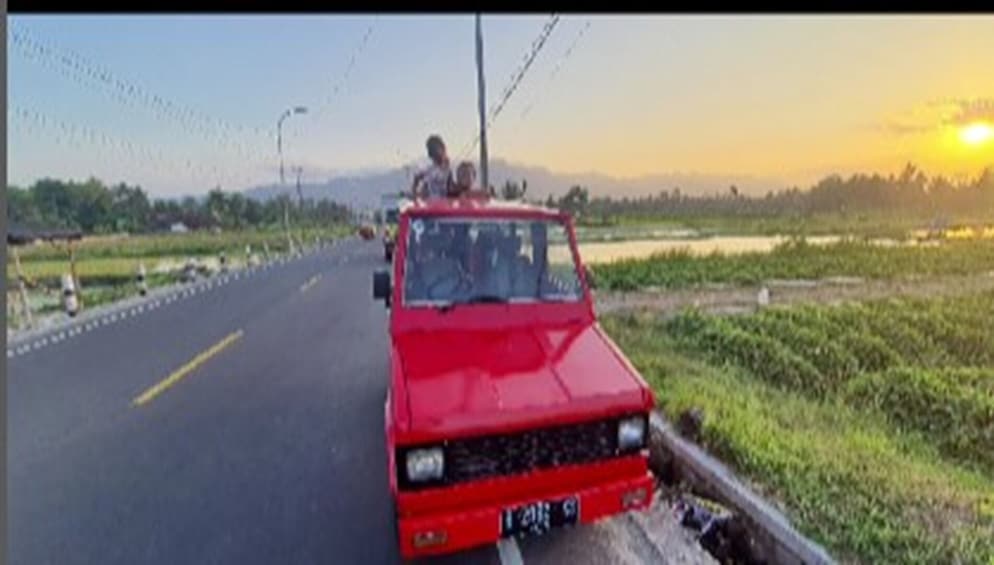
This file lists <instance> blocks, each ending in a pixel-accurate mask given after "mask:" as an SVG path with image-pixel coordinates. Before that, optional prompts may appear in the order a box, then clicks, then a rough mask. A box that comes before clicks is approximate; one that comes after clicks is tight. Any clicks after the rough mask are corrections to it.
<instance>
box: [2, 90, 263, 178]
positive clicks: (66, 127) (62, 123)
mask: <svg viewBox="0 0 994 565" xmlns="http://www.w3.org/2000/svg"><path fill="white" fill-rule="evenodd" d="M8 112H9V114H10V116H11V117H12V118H14V119H13V120H11V121H12V122H13V124H14V125H16V124H18V123H19V122H23V123H24V124H26V125H27V126H28V128H27V130H28V132H29V133H34V132H35V128H38V129H46V130H49V131H50V132H53V135H49V136H48V137H47V139H49V140H50V141H52V142H54V143H56V144H57V145H65V146H72V147H75V148H77V149H83V148H88V149H95V148H101V147H102V148H103V149H104V150H110V151H111V152H114V153H117V154H118V155H120V156H124V157H125V158H127V159H130V160H131V162H133V163H135V164H137V165H139V166H142V167H149V168H151V169H153V170H155V171H157V172H159V173H163V174H167V175H170V176H179V175H182V174H187V175H189V176H190V177H192V178H194V179H198V180H200V179H207V178H213V179H214V182H215V183H217V184H228V185H229V186H230V185H234V184H236V183H237V182H238V181H240V180H243V179H245V178H246V177H245V176H244V175H238V174H231V173H226V174H222V173H221V171H220V170H219V169H218V167H217V164H216V162H215V161H214V160H211V163H210V164H205V163H203V162H195V161H194V160H193V159H190V158H188V157H184V156H176V157H172V158H169V157H167V156H166V155H165V153H164V152H163V150H162V148H161V147H156V148H153V147H150V146H147V145H143V144H138V143H134V142H132V141H131V140H126V139H122V138H118V137H115V136H112V135H108V134H107V133H105V132H101V131H98V130H95V129H93V128H90V127H87V126H81V125H78V124H74V123H72V122H68V121H66V120H63V119H59V118H54V117H52V116H49V115H47V114H45V113H43V112H38V111H36V110H31V109H27V108H23V107H20V106H11V107H9V108H8ZM32 126H34V127H32ZM108 158H109V159H115V157H114V156H113V155H109V156H108ZM116 158H118V159H119V158H120V157H116ZM117 164H118V165H120V163H119V162H118V163H117ZM221 181H226V182H224V183H222V182H221ZM229 183H230V184H229Z"/></svg>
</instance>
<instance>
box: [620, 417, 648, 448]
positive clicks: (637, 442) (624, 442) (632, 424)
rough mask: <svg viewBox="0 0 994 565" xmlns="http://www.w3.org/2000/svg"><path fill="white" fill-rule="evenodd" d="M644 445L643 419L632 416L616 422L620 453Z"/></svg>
mask: <svg viewBox="0 0 994 565" xmlns="http://www.w3.org/2000/svg"><path fill="white" fill-rule="evenodd" d="M644 445H645V417H644V416H632V417H631V418H625V419H624V420H621V421H620V422H618V448H619V449H621V450H622V451H627V450H630V449H638V448H641V447H642V446H644Z"/></svg>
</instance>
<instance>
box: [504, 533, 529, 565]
mask: <svg viewBox="0 0 994 565" xmlns="http://www.w3.org/2000/svg"><path fill="white" fill-rule="evenodd" d="M497 555H499V556H500V563H501V565H524V560H523V559H522V558H521V549H520V548H519V547H518V541H517V540H516V539H514V538H504V539H502V540H500V541H499V542H497Z"/></svg>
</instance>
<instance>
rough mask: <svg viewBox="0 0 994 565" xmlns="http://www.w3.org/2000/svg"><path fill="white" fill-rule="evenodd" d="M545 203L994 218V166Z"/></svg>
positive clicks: (619, 209)
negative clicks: (748, 190) (972, 173)
mask: <svg viewBox="0 0 994 565" xmlns="http://www.w3.org/2000/svg"><path fill="white" fill-rule="evenodd" d="M508 192H513V190H511V191H508ZM544 204H545V205H546V206H549V207H555V208H560V209H563V210H567V211H569V212H571V213H573V214H574V215H575V216H579V217H580V218H582V219H586V220H587V221H593V222H597V221H601V222H609V221H610V220H611V219H612V218H617V217H619V216H624V217H628V218H646V219H648V218H658V217H724V216H742V217H774V216H783V215H801V216H807V215H815V214H842V215H846V214H866V213H872V212H891V213H899V214H906V215H914V216H916V217H931V218H936V219H941V218H952V217H961V216H971V217H976V216H978V215H989V216H994V167H989V168H987V169H985V170H984V171H983V172H982V173H980V174H979V175H977V177H975V178H973V179H968V180H962V181H952V180H950V179H948V178H946V177H944V176H941V175H936V176H932V177H929V176H927V175H926V174H925V173H924V172H922V171H921V170H919V169H918V168H917V167H916V166H914V165H912V164H908V165H907V166H906V167H905V168H904V170H903V171H902V172H901V173H900V174H898V175H894V174H891V175H888V176H882V175H880V174H854V175H852V176H850V177H849V178H845V179H844V178H842V177H841V176H840V175H830V176H828V177H825V178H824V179H822V180H821V181H819V182H818V183H817V184H815V185H814V186H812V187H811V188H810V189H808V190H801V189H800V188H799V187H796V186H795V187H791V188H788V189H783V190H779V191H770V192H768V193H767V194H766V195H765V196H760V197H751V196H745V195H743V194H741V193H740V192H739V190H738V187H736V186H735V185H732V186H730V187H728V189H727V190H726V191H722V193H718V194H713V195H698V196H691V195H686V194H682V193H681V192H680V188H679V187H674V188H672V189H670V190H661V191H660V192H658V193H657V194H650V195H646V196H640V197H628V196H625V197H621V198H612V197H610V196H599V197H597V196H594V197H592V196H591V195H590V190H589V189H588V188H587V187H583V186H573V187H571V188H570V189H569V191H568V192H567V193H566V194H565V195H563V196H561V197H558V198H556V197H554V196H551V195H550V196H549V197H548V198H547V199H546V201H545V202H544Z"/></svg>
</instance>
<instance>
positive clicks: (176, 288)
mask: <svg viewBox="0 0 994 565" xmlns="http://www.w3.org/2000/svg"><path fill="white" fill-rule="evenodd" d="M321 249H323V248H318V249H310V250H308V251H306V252H304V253H301V254H299V255H297V256H292V257H289V256H286V257H278V258H275V259H273V260H271V261H269V262H263V263H260V264H259V265H258V266H256V267H251V268H248V269H237V270H230V271H229V272H228V274H227V276H230V275H233V274H235V273H247V271H250V270H251V271H252V272H258V271H259V270H261V269H264V268H272V267H279V266H282V265H285V264H287V263H289V262H290V261H294V260H297V259H301V258H303V257H305V256H307V255H310V254H311V253H316V252H317V251H320V250H321ZM221 276H224V275H219V274H214V275H212V276H210V277H208V278H204V279H201V280H198V281H196V282H194V283H192V284H191V283H174V284H170V285H165V286H160V287H155V288H150V289H149V291H148V293H147V294H146V295H145V296H132V297H129V298H125V299H123V300H118V301H116V302H111V303H109V304H103V305H100V306H96V307H93V308H87V309H85V310H83V312H81V313H80V314H79V315H78V316H76V317H74V318H64V319H63V320H61V321H57V322H55V323H53V324H51V325H48V326H45V327H41V328H33V329H30V330H25V331H19V332H16V333H8V334H7V349H8V350H14V349H17V348H18V347H21V346H23V345H26V344H28V343H31V342H34V341H36V340H39V339H44V338H47V337H50V336H51V335H53V334H57V333H60V332H64V331H67V330H71V329H73V328H77V327H83V326H85V325H86V324H88V323H90V322H93V321H95V320H100V319H102V318H105V317H107V316H113V315H115V314H120V313H122V312H126V311H128V310H130V309H132V308H137V307H139V306H147V305H149V304H151V303H154V302H156V301H157V300H162V299H164V298H168V297H170V296H173V295H175V294H180V293H182V292H184V291H188V290H192V291H195V292H199V291H200V290H202V289H203V288H204V287H206V286H208V285H211V286H213V285H214V284H215V283H217V279H218V278H220V277H221ZM62 315H64V314H62Z"/></svg>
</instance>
